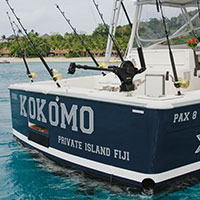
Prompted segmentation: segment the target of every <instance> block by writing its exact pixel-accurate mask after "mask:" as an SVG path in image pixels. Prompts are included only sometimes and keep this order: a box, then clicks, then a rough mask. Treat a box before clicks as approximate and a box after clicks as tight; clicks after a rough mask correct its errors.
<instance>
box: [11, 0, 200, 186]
mask: <svg viewBox="0 0 200 200" xmlns="http://www.w3.org/2000/svg"><path fill="white" fill-rule="evenodd" d="M120 2H122V0H115V1H114V11H113V17H112V22H115V23H114V24H115V25H114V26H111V29H110V33H112V34H114V32H115V31H114V30H115V29H116V26H117V19H118V17H119V12H118V14H116V11H115V10H116V8H117V9H118V11H119V10H120V6H121V4H120ZM156 4H157V7H158V8H159V9H162V8H164V7H165V9H167V8H168V7H175V8H179V9H180V10H181V12H182V14H183V16H184V18H185V20H186V24H185V25H183V27H182V28H180V29H179V30H177V31H176V32H175V33H174V34H173V35H171V36H169V38H170V39H173V38H176V37H178V36H180V35H183V34H186V33H185V32H184V30H186V29H187V31H186V32H187V33H189V32H192V33H194V31H195V27H194V26H193V24H192V21H193V20H194V19H196V18H197V17H199V16H198V15H199V13H197V14H196V15H195V16H194V17H192V18H191V17H190V16H189V14H188V8H190V7H196V8H198V6H197V5H198V3H197V1H196V0H193V1H192V0H176V1H174V0H173V1H172V0H162V1H156V0H137V1H135V3H134V8H135V17H134V20H133V22H134V23H133V26H132V33H131V36H130V41H129V44H128V48H127V53H126V56H125V58H124V62H122V63H121V64H120V66H110V67H108V68H98V69H97V68H96V67H90V66H81V65H77V64H75V63H71V64H70V67H69V72H70V73H72V74H73V73H75V71H76V69H78V68H81V69H82V68H83V69H88V70H89V69H91V70H99V69H100V70H102V71H105V72H106V73H107V74H106V75H105V74H104V75H103V74H101V75H97V76H89V77H79V78H71V79H63V80H60V81H58V82H59V85H60V86H61V87H57V85H56V84H55V83H54V82H53V81H42V82H33V83H17V84H13V85H11V86H10V87H9V90H10V101H11V110H12V128H13V134H14V135H15V136H16V137H17V138H18V139H20V140H21V141H22V142H23V143H25V144H27V145H28V146H31V147H33V148H35V149H37V150H39V151H41V152H43V153H44V154H45V155H47V156H48V157H50V158H52V159H54V160H56V161H58V162H61V163H63V164H66V165H68V164H70V165H73V166H76V167H78V168H81V169H84V170H87V171H89V172H92V173H94V174H98V175H100V176H104V177H106V178H108V179H111V180H114V179H115V180H118V181H121V182H124V183H127V184H136V185H139V186H143V187H154V186H159V185H162V184H166V183H168V181H170V180H172V179H176V178H180V177H182V176H184V175H187V174H190V173H192V172H197V171H199V170H200V79H199V76H198V70H199V64H198V61H197V59H196V58H197V57H196V55H195V54H194V52H195V51H193V49H191V48H189V47H187V45H185V46H183V45H182V46H178V45H177V46H171V49H172V54H171V55H169V46H168V45H166V39H165V38H160V39H159V40H153V39H148V40H147V39H142V38H140V35H139V33H138V30H139V25H140V21H141V20H140V17H141V14H142V10H143V8H145V6H147V5H153V6H154V8H155V12H156ZM160 11H161V10H160ZM112 24H113V23H112ZM188 29H190V30H188ZM183 32H184V33H183ZM136 40H137V42H138V44H141V43H142V42H149V43H152V42H154V43H156V44H154V45H151V46H149V47H147V48H143V54H144V59H142V57H141V55H142V52H141V51H142V49H141V46H139V53H141V55H140V56H139V55H138V51H137V49H136V48H133V43H134V41H136ZM162 44H165V45H162ZM111 49H112V41H111V39H110V40H108V46H107V51H106V56H107V58H106V59H107V60H108V58H109V54H110V52H111V51H110V50H111ZM133 59H134V60H135V63H136V66H134V64H133V63H132V60H133ZM173 59H174V64H173ZM173 65H174V66H173ZM145 68H146V69H145ZM81 69H80V70H81ZM108 71H110V72H109V73H108ZM176 76H177V77H176ZM177 78H178V80H176V79H177Z"/></svg>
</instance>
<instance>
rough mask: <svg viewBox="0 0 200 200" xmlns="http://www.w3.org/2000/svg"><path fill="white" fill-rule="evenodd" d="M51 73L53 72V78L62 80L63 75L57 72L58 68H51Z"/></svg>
mask: <svg viewBox="0 0 200 200" xmlns="http://www.w3.org/2000/svg"><path fill="white" fill-rule="evenodd" d="M51 71H52V74H53V79H55V80H56V81H57V80H62V78H63V75H62V74H61V73H59V71H58V69H51Z"/></svg>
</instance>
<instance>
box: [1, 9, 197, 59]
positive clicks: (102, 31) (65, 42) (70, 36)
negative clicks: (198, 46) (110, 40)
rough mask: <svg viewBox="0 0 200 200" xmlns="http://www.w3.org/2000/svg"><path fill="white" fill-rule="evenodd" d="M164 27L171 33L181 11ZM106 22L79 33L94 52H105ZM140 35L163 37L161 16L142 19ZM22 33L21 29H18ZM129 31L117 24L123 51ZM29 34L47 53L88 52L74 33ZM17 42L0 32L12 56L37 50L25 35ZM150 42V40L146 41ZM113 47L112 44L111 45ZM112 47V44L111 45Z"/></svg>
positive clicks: (180, 18) (182, 40)
mask: <svg viewBox="0 0 200 200" xmlns="http://www.w3.org/2000/svg"><path fill="white" fill-rule="evenodd" d="M192 12H193V13H190V15H192V16H193V15H194V14H195V13H196V11H192ZM166 22H167V27H168V29H169V31H170V33H171V34H173V33H174V32H175V31H176V30H177V29H178V28H180V27H181V26H182V25H183V24H184V19H183V16H182V14H180V15H179V16H178V17H173V18H171V19H166ZM193 24H194V25H195V26H199V25H200V21H199V20H196V21H194V22H193ZM108 28H109V27H108V26H107V27H106V26H105V25H104V24H99V25H98V26H97V28H96V29H95V30H94V31H93V33H92V34H91V35H85V34H79V36H80V37H81V38H82V39H83V41H84V44H85V46H86V47H87V48H88V49H90V50H91V51H93V52H105V49H106V44H107V36H108ZM139 32H140V37H142V38H145V39H152V38H155V39H157V38H163V37H165V31H164V29H163V23H162V20H161V19H157V18H151V19H149V20H148V21H146V22H141V23H140V27H139ZM18 34H19V35H21V33H18ZM130 34H131V28H130V26H129V25H125V26H118V27H117V29H116V35H115V39H116V43H117V44H118V46H119V47H120V50H121V51H123V52H125V50H126V47H127V44H128V41H129V37H130ZM29 36H30V38H31V39H32V40H33V42H34V44H35V46H36V48H37V49H38V51H39V52H40V53H41V54H42V55H43V56H47V55H48V54H49V53H50V52H53V51H58V50H66V51H67V52H68V55H67V57H78V56H87V55H88V53H87V52H86V49H85V47H83V44H82V42H81V41H80V40H79V38H77V36H76V35H75V34H74V33H65V34H64V36H62V35H60V34H56V35H51V36H48V35H47V36H45V37H40V36H39V34H38V33H37V32H35V31H34V30H31V31H30V32H29ZM189 38H190V36H185V37H180V38H178V39H175V40H172V44H183V43H186V41H187V40H188V39H189ZM18 39H19V43H20V46H21V47H22V48H20V47H19V44H18V42H17V41H16V40H15V41H7V38H6V36H5V35H2V36H1V42H0V49H4V48H8V49H10V52H11V54H12V55H14V56H19V57H21V55H22V53H24V54H25V55H26V56H27V57H37V53H36V52H35V50H34V49H33V47H32V45H31V44H30V43H29V42H28V41H27V39H26V38H24V37H19V38H18ZM147 44H149V43H147ZM113 47H114V46H113ZM114 49H115V47H114Z"/></svg>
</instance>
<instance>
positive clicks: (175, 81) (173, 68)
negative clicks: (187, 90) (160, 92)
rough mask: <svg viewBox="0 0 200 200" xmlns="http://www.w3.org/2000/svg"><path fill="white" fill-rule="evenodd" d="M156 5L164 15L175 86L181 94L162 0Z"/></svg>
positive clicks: (158, 0) (157, 1) (157, 0)
mask: <svg viewBox="0 0 200 200" xmlns="http://www.w3.org/2000/svg"><path fill="white" fill-rule="evenodd" d="M156 7H157V11H158V12H161V16H162V20H163V26H164V30H165V36H166V39H167V45H168V49H169V56H170V62H171V65H172V71H173V75H174V86H175V87H176V88H177V95H181V91H180V83H179V81H178V76H177V71H176V66H175V62H174V56H173V53H172V49H171V45H170V41H169V32H168V30H167V25H166V20H165V16H164V13H163V8H162V3H161V1H160V0H156ZM159 9H160V10H159Z"/></svg>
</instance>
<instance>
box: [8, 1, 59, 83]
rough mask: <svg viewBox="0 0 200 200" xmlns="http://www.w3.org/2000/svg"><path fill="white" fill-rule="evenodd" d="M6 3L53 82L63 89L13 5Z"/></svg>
mask: <svg viewBox="0 0 200 200" xmlns="http://www.w3.org/2000/svg"><path fill="white" fill-rule="evenodd" d="M5 1H6V3H7V4H8V6H9V8H10V10H11V11H12V13H13V15H14V16H15V18H16V20H17V21H18V23H19V24H20V26H21V27H22V29H23V31H24V32H25V34H26V38H27V39H28V41H29V43H30V44H31V45H32V47H33V49H34V50H35V51H36V53H37V55H38V56H39V58H40V60H41V61H42V63H43V64H44V66H45V68H46V69H47V71H48V72H49V74H50V76H51V77H52V78H53V80H54V81H55V83H56V85H57V86H58V87H61V86H60V84H59V83H58V82H57V78H56V76H54V73H53V70H52V69H50V68H49V66H48V64H47V63H46V61H45V60H44V58H43V57H42V55H41V53H40V52H39V51H38V49H37V48H36V46H35V44H34V42H33V41H32V40H31V38H30V36H29V35H28V33H27V30H26V29H25V28H24V26H23V24H22V23H21V21H20V18H19V17H17V15H16V13H15V11H14V9H13V8H12V7H11V5H10V4H9V1H8V0H5Z"/></svg>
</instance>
